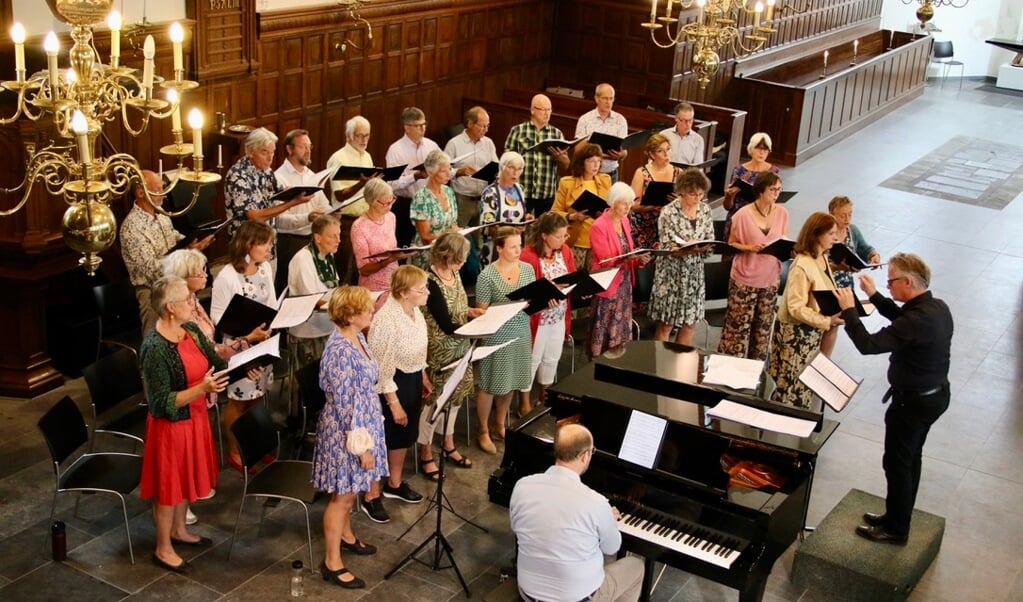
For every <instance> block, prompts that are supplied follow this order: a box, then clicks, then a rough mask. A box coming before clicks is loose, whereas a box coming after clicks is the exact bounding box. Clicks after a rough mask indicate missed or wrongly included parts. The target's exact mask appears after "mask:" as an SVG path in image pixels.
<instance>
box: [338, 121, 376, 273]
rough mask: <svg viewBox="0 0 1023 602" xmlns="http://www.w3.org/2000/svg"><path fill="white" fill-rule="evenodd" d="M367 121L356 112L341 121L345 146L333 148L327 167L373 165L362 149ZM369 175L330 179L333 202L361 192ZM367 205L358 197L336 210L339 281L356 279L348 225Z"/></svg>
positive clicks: (363, 148)
mask: <svg viewBox="0 0 1023 602" xmlns="http://www.w3.org/2000/svg"><path fill="white" fill-rule="evenodd" d="M369 135H370V123H369V120H368V119H366V118H365V117H363V116H362V115H356V116H355V117H352V118H351V119H349V120H348V121H346V122H345V141H346V142H345V145H344V146H342V147H341V148H340V149H338V150H337V152H335V153H334V154H333V155H331V156H330V159H327V167H329V168H331V169H333V168H335V167H338V166H341V165H344V166H345V167H373V157H372V156H370V154H369V151H368V150H366V148H367V147H368V146H369ZM371 177H372V176H364V177H361V178H359V179H358V180H331V183H330V188H331V192H332V193H333V196H334V198H333V201H334V202H335V203H343V202H345V201H347V200H348V199H350V198H352V197H353V196H355V195H356V193H359V192H361V191H362V187H363V186H365V185H366V182H368V181H369V180H370V178H371ZM367 209H369V205H368V204H367V203H366V201H365V200H362V199H360V200H358V201H355V202H354V203H352V204H350V205H346V206H345V207H342V208H341V209H339V210H338V213H339V214H340V215H339V216H338V217H339V218H340V220H341V245H340V246H339V247H338V251H337V253H335V254H334V259H335V261H336V263H337V274H338V277H339V278H340V279H341V281H342V282H356V281H357V280H358V272H357V271H356V266H355V256H354V255H353V254H352V224H354V223H355V220H357V219H359V217H361V216H362V214H363V213H366V210H367Z"/></svg>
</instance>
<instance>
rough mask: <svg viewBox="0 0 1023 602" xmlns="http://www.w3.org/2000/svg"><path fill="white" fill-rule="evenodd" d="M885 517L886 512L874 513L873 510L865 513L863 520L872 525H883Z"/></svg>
mask: <svg viewBox="0 0 1023 602" xmlns="http://www.w3.org/2000/svg"><path fill="white" fill-rule="evenodd" d="M884 519H885V515H884V514H874V513H873V512H864V513H863V522H865V523H867V524H868V525H870V526H871V527H883V526H884Z"/></svg>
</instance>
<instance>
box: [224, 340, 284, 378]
mask: <svg viewBox="0 0 1023 602" xmlns="http://www.w3.org/2000/svg"><path fill="white" fill-rule="evenodd" d="M264 355H272V356H274V357H281V335H279V334H275V335H274V336H272V337H270V338H269V339H267V340H265V341H263V342H262V343H260V344H258V345H254V346H252V347H249V348H248V349H246V350H245V351H241V352H239V353H236V354H234V355H232V356H231V359H229V360H227V370H224V372H228V371H231V370H234V369H235V368H237V367H238V366H244V365H245V364H246V363H248V362H250V361H252V360H254V359H257V358H260V357H263V356H264Z"/></svg>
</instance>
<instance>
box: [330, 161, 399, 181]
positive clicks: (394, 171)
mask: <svg viewBox="0 0 1023 602" xmlns="http://www.w3.org/2000/svg"><path fill="white" fill-rule="evenodd" d="M406 167H408V165H395V166H394V167H377V166H373V167H356V166H354V165H342V166H341V167H339V168H337V171H336V172H334V179H335V180H358V179H359V178H363V177H366V178H371V177H373V176H376V175H379V176H380V177H381V178H383V180H384V181H385V182H393V181H394V180H397V179H398V178H400V177H401V174H403V173H405V168H406Z"/></svg>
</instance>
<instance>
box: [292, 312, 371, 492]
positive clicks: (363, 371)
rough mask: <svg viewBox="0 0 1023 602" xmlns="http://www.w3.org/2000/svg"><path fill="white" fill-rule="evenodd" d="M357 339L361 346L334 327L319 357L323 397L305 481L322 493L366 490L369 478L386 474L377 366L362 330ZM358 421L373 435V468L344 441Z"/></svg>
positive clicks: (360, 425) (357, 425)
mask: <svg viewBox="0 0 1023 602" xmlns="http://www.w3.org/2000/svg"><path fill="white" fill-rule="evenodd" d="M359 345H360V346H361V347H362V349H359V348H358V347H356V346H355V344H353V343H352V342H351V341H350V340H348V339H347V338H345V337H344V336H343V335H342V334H341V333H340V332H339V331H337V330H335V331H334V332H332V333H331V334H330V337H329V338H328V339H327V346H326V348H325V349H324V351H323V357H322V358H321V360H320V388H321V389H323V392H324V393H325V394H326V396H327V403H326V405H324V406H323V411H322V412H320V421H319V423H318V424H317V426H316V449H315V450H314V451H313V468H312V479H311V481H312V484H313V487H316V488H317V489H319V490H321V491H326V492H328V493H359V492H364V491H369V485H370V483H372V482H373V481H377V480H379V479H381V478H383V477H386V476H387V474H388V471H387V449H386V448H385V446H384V416H383V413H382V412H381V410H380V400H379V398H378V396H377V393H376V388H375V387H376V382H377V376H378V374H379V369H378V367H377V363H376V360H375V359H374V358H373V355H372V354H371V352H370V351H369V345H368V344H367V343H366V339H365V338H364V337H363V336H362V333H359ZM364 352H365V353H364ZM367 354H368V355H367ZM360 427H361V428H365V429H366V431H367V432H368V433H369V435H370V437H372V438H373V446H372V447H371V448H370V452H371V453H372V455H373V461H374V463H375V468H374V469H373V470H364V469H363V468H362V463H361V461H360V460H359V458H358V456H355V455H353V454H352V453H350V452H349V451H348V448H347V445H346V444H347V442H348V434H349V433H350V432H351V431H353V430H355V429H357V428H360Z"/></svg>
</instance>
